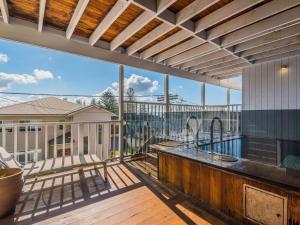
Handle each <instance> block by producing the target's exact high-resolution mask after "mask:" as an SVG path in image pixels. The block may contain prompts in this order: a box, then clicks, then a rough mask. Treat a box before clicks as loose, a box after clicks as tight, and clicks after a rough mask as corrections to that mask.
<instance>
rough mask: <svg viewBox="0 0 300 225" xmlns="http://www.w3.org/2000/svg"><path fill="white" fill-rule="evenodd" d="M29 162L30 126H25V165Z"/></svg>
mask: <svg viewBox="0 0 300 225" xmlns="http://www.w3.org/2000/svg"><path fill="white" fill-rule="evenodd" d="M27 162H28V126H25V164H27Z"/></svg>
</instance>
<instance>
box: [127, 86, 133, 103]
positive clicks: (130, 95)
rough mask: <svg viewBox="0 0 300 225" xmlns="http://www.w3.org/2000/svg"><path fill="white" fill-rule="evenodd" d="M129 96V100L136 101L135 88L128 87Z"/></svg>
mask: <svg viewBox="0 0 300 225" xmlns="http://www.w3.org/2000/svg"><path fill="white" fill-rule="evenodd" d="M127 98H128V101H130V102H134V101H135V97H134V89H133V88H128V90H127Z"/></svg>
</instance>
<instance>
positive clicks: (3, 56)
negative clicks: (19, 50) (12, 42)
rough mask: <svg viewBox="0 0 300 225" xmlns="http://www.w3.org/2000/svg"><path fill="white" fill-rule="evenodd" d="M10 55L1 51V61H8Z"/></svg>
mask: <svg viewBox="0 0 300 225" xmlns="http://www.w3.org/2000/svg"><path fill="white" fill-rule="evenodd" d="M7 62H8V56H7V55H6V54H3V53H0V63H7Z"/></svg>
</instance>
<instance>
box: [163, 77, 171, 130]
mask: <svg viewBox="0 0 300 225" xmlns="http://www.w3.org/2000/svg"><path fill="white" fill-rule="evenodd" d="M164 100H165V107H166V121H165V135H166V136H169V135H170V128H169V126H170V98H169V75H168V74H165V76H164Z"/></svg>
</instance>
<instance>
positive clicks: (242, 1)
mask: <svg viewBox="0 0 300 225" xmlns="http://www.w3.org/2000/svg"><path fill="white" fill-rule="evenodd" d="M262 1H263V0H234V1H233V2H230V3H228V4H227V5H225V6H223V7H222V8H220V9H218V10H216V11H214V12H212V13H210V14H208V15H207V16H204V17H203V18H201V19H199V20H198V21H197V22H196V23H195V32H196V33H198V32H201V31H203V30H205V29H207V28H209V27H211V26H213V25H215V24H217V23H219V22H221V21H224V20H226V19H227V18H230V17H231V16H234V15H236V14H238V13H240V12H242V11H244V10H246V9H248V8H250V7H252V6H254V5H256V4H258V3H260V2H262Z"/></svg>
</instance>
